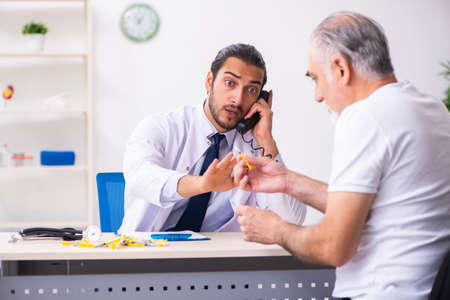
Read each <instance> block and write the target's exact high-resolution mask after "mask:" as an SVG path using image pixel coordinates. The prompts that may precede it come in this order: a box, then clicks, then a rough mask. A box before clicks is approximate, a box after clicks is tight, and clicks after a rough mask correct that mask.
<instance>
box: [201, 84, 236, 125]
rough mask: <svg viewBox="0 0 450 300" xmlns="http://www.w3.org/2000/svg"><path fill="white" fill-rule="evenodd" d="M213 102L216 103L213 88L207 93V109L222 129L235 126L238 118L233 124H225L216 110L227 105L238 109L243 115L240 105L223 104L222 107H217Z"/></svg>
mask: <svg viewBox="0 0 450 300" xmlns="http://www.w3.org/2000/svg"><path fill="white" fill-rule="evenodd" d="M215 104H216V100H215V98H214V90H213V89H211V92H210V93H209V95H208V107H209V111H210V112H211V115H212V117H213V119H214V121H215V122H216V123H217V124H218V125H219V126H220V127H222V128H224V129H227V130H232V129H234V128H236V125H237V123H238V122H239V120H238V121H236V123H235V124H233V125H229V124H225V123H224V122H222V121H220V119H219V115H218V111H219V110H221V109H225V108H226V107H228V106H232V107H233V108H235V109H238V110H239V112H240V115H241V116H243V113H242V107H240V106H236V105H225V106H223V107H217V106H216V105H215Z"/></svg>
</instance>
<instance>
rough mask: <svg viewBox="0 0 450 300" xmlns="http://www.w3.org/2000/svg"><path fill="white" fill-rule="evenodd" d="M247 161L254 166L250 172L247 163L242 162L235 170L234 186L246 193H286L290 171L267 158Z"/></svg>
mask: <svg viewBox="0 0 450 300" xmlns="http://www.w3.org/2000/svg"><path fill="white" fill-rule="evenodd" d="M246 160H247V161H248V162H249V163H250V165H251V166H252V170H251V171H249V169H248V166H247V164H246V162H245V161H244V160H243V159H242V158H240V162H239V163H238V164H237V165H236V167H235V170H234V184H235V185H236V186H239V187H240V188H241V189H242V190H244V191H250V192H253V193H255V192H260V193H285V192H286V189H287V176H288V170H287V169H286V168H285V167H284V166H282V165H281V164H279V163H277V162H275V161H274V160H272V159H269V158H267V157H260V158H258V157H249V156H246Z"/></svg>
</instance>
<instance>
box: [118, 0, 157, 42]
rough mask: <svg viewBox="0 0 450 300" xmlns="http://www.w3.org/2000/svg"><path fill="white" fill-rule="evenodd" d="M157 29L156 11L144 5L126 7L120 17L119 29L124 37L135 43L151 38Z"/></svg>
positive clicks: (135, 4)
mask: <svg viewBox="0 0 450 300" xmlns="http://www.w3.org/2000/svg"><path fill="white" fill-rule="evenodd" d="M158 27H159V17H158V14H157V13H156V11H155V10H154V9H153V8H152V7H151V6H150V5H147V4H145V3H134V4H132V5H130V6H129V7H127V8H126V9H125V11H124V12H123V13H122V16H121V17H120V28H121V29H122V32H123V33H124V34H125V36H126V37H127V38H128V39H130V40H132V41H135V42H145V41H147V40H149V39H150V38H152V37H153V36H154V35H155V33H156V31H158Z"/></svg>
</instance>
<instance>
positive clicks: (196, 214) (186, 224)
mask: <svg viewBox="0 0 450 300" xmlns="http://www.w3.org/2000/svg"><path fill="white" fill-rule="evenodd" d="M224 137H225V136H224V135H223V134H220V133H216V134H215V135H213V142H212V144H211V146H210V147H209V148H208V151H207V152H206V157H205V160H204V161H203V165H202V169H201V170H200V176H202V175H203V173H205V171H206V170H207V169H208V167H209V165H210V164H211V163H212V162H213V160H214V159H215V158H218V157H219V146H220V141H221V140H222V139H223V138H224ZM210 197H211V193H210V192H209V193H204V194H199V195H195V196H193V197H191V199H189V203H188V206H187V207H186V210H185V211H184V213H183V215H182V216H181V218H180V220H179V221H178V223H177V225H176V226H175V227H173V228H171V229H169V230H175V231H179V230H192V231H195V232H199V231H200V228H201V227H202V223H203V219H204V218H205V214H206V209H207V208H208V203H209V198H210Z"/></svg>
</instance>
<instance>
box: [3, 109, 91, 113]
mask: <svg viewBox="0 0 450 300" xmlns="http://www.w3.org/2000/svg"><path fill="white" fill-rule="evenodd" d="M86 113H87V111H86V110H81V109H80V110H60V111H58V110H55V111H51V110H43V109H39V108H11V109H9V108H6V109H4V108H0V114H86Z"/></svg>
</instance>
